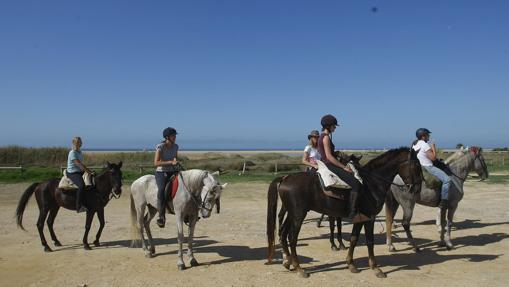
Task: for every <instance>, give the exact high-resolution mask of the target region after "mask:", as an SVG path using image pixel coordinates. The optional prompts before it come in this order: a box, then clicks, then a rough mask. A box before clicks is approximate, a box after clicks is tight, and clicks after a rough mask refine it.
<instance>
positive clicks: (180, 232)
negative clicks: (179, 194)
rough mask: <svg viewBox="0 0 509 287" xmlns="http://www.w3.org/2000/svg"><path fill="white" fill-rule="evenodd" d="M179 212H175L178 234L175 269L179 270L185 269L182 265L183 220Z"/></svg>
mask: <svg viewBox="0 0 509 287" xmlns="http://www.w3.org/2000/svg"><path fill="white" fill-rule="evenodd" d="M180 213H181V212H180V211H177V210H175V214H176V215H177V233H178V237H177V239H178V255H177V256H178V259H177V267H178V269H179V270H184V269H186V265H185V264H184V260H183V259H182V243H183V242H184V219H183V218H182V216H181V214H180Z"/></svg>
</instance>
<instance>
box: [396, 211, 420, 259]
mask: <svg viewBox="0 0 509 287" xmlns="http://www.w3.org/2000/svg"><path fill="white" fill-rule="evenodd" d="M402 207H403V223H402V224H401V225H403V228H404V229H405V233H406V236H407V239H408V241H409V242H410V244H411V245H412V249H413V250H414V252H421V249H420V248H419V247H418V246H417V244H416V243H415V240H414V237H413V236H412V231H410V221H411V220H412V215H413V211H414V207H415V203H411V204H410V206H407V207H405V206H403V205H402Z"/></svg>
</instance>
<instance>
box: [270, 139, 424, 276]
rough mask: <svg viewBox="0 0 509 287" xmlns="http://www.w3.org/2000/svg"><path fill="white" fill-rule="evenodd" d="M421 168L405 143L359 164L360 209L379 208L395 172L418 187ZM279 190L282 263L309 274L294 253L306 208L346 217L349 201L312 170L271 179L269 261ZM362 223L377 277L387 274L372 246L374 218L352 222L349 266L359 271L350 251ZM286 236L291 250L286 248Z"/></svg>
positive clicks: (410, 185)
mask: <svg viewBox="0 0 509 287" xmlns="http://www.w3.org/2000/svg"><path fill="white" fill-rule="evenodd" d="M421 172H422V171H421V166H420V164H419V162H418V161H417V157H416V154H415V152H414V151H413V150H411V149H409V148H407V147H401V148H398V149H393V150H390V151H387V152H385V153H383V154H382V155H380V156H378V157H377V158H375V159H373V160H371V161H370V162H368V163H367V164H366V165H365V166H363V167H360V168H359V173H360V175H361V177H362V179H363V181H364V184H363V188H364V190H363V192H361V194H360V195H359V210H360V212H362V213H363V214H366V215H370V216H371V217H373V218H374V216H375V215H376V214H378V213H379V212H380V210H381V209H382V207H383V204H384V201H385V196H386V193H387V190H388V189H389V186H390V185H391V184H392V180H393V178H394V176H396V174H398V173H399V174H400V175H401V176H402V178H403V180H404V182H405V186H407V188H409V189H410V188H413V187H414V185H415V186H418V187H419V188H420V184H421V182H422V177H421ZM278 194H279V197H281V201H282V205H283V206H284V207H285V208H286V210H287V212H288V215H287V217H286V219H285V220H284V222H283V225H282V226H281V228H280V231H281V232H280V242H281V245H282V247H283V252H284V256H285V258H284V261H283V266H284V267H285V268H287V269H290V265H293V267H294V268H295V270H296V271H298V272H299V274H300V275H301V276H303V277H308V276H309V275H308V274H307V273H306V272H305V271H304V270H303V269H302V268H301V267H300V264H299V259H298V256H297V240H298V236H299V232H300V228H301V226H302V222H303V221H304V218H305V217H306V214H307V212H308V211H310V210H313V211H316V212H319V213H324V214H327V215H329V216H335V217H346V216H347V215H348V202H347V201H344V200H339V199H336V198H331V197H328V196H326V195H325V194H324V192H323V190H322V187H321V185H320V182H319V179H318V177H317V176H316V175H314V174H310V173H296V174H292V175H289V176H286V177H279V178H277V179H275V180H274V181H272V183H271V184H270V186H269V190H268V205H267V237H268V263H271V262H272V258H273V256H274V249H275V246H274V237H275V234H274V233H275V228H276V212H277V198H278ZM363 226H364V230H365V234H366V244H367V246H368V253H369V266H370V267H371V269H373V270H375V272H376V275H377V277H386V275H385V274H384V273H383V272H382V270H381V269H380V268H379V267H378V266H377V264H376V261H375V255H374V250H373V246H374V234H373V230H374V219H373V220H371V221H368V222H362V223H356V224H354V226H353V229H352V234H351V237H350V248H349V250H348V255H347V258H346V263H347V264H348V268H349V269H350V271H351V272H353V273H357V272H359V270H358V269H357V268H356V267H355V265H354V262H353V252H354V249H355V246H356V244H357V240H358V238H359V234H360V231H361V229H362V227H363ZM288 239H289V241H290V249H291V253H290V250H289V249H288Z"/></svg>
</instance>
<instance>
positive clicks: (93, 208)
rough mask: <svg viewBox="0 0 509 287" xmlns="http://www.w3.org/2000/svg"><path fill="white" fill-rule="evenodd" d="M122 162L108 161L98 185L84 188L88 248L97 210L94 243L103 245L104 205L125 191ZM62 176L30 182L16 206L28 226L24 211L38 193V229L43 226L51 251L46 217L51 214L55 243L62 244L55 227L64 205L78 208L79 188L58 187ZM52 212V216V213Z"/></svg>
mask: <svg viewBox="0 0 509 287" xmlns="http://www.w3.org/2000/svg"><path fill="white" fill-rule="evenodd" d="M121 167H122V162H120V163H118V164H114V163H109V162H108V164H107V166H106V168H105V169H104V171H102V172H101V173H99V174H98V175H97V176H95V182H96V184H95V188H93V189H91V190H85V191H84V194H83V196H84V202H85V206H86V207H87V209H88V211H87V219H86V223H85V235H84V236H83V245H84V248H85V249H86V250H90V249H91V248H90V245H89V244H88V232H89V231H90V226H91V225H92V219H93V218H94V215H95V213H96V212H97V217H98V219H99V224H100V226H99V230H98V231H97V235H96V237H95V241H94V245H95V246H100V243H99V238H100V237H101V232H102V230H103V228H104V207H105V206H106V204H108V201H109V200H110V199H111V198H112V197H115V198H119V197H120V195H121V193H122V171H121V170H120V169H121ZM59 181H60V179H59V178H54V179H50V180H48V181H45V182H42V183H34V184H32V185H30V186H29V187H28V188H27V189H26V190H25V192H24V193H23V195H21V198H20V200H19V203H18V207H17V208H16V222H17V224H18V227H19V228H21V229H23V230H25V228H24V227H23V224H22V222H23V212H24V211H25V207H26V205H27V203H28V200H29V199H30V197H31V196H32V194H34V193H35V199H36V200H37V205H38V206H39V219H38V220H37V229H38V230H39V236H40V237H41V243H42V246H43V247H44V251H46V252H51V251H52V250H51V248H50V247H49V246H48V243H47V242H46V238H45V237H44V220H46V217H47V218H48V219H47V221H46V223H47V224H48V229H49V232H50V235H51V239H52V240H53V242H54V243H55V246H62V244H61V243H60V241H58V239H57V236H56V235H55V231H53V222H54V221H55V218H56V216H57V213H58V210H59V209H60V207H63V208H66V209H69V210H76V190H68V191H63V190H62V189H59V188H58V183H59ZM48 213H49V216H48Z"/></svg>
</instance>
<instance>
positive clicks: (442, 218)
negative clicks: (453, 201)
mask: <svg viewBox="0 0 509 287" xmlns="http://www.w3.org/2000/svg"><path fill="white" fill-rule="evenodd" d="M446 212H447V209H445V208H440V243H439V246H440V247H444V246H446V244H445V239H444V233H445V224H446V223H445V214H446Z"/></svg>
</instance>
